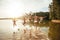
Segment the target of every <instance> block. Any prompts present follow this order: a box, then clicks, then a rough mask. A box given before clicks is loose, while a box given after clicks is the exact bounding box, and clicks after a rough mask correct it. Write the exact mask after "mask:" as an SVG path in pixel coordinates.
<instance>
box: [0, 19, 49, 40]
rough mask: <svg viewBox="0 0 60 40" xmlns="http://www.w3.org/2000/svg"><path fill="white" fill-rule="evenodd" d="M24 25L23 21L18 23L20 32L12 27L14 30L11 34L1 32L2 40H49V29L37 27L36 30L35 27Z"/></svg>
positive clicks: (0, 37) (0, 38)
mask: <svg viewBox="0 0 60 40" xmlns="http://www.w3.org/2000/svg"><path fill="white" fill-rule="evenodd" d="M22 23H23V21H20V20H19V21H17V25H18V27H19V31H16V30H18V29H16V28H15V29H14V30H13V27H11V29H12V30H10V31H9V32H5V31H4V32H2V31H1V32H0V40H40V39H41V40H48V29H49V27H37V29H36V27H35V26H34V25H31V24H30V25H29V24H26V25H23V24H22ZM0 28H1V27H0ZM3 30H4V29H3ZM7 30H9V29H7ZM7 30H6V31H7ZM13 32H15V33H13Z"/></svg>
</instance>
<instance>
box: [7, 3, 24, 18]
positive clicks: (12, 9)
mask: <svg viewBox="0 0 60 40" xmlns="http://www.w3.org/2000/svg"><path fill="white" fill-rule="evenodd" d="M8 7H9V8H8V9H7V14H8V16H9V17H19V16H22V15H23V14H24V13H25V10H24V9H25V8H24V4H23V3H22V2H12V3H10V4H9V5H8Z"/></svg>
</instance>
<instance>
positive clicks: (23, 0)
mask: <svg viewBox="0 0 60 40" xmlns="http://www.w3.org/2000/svg"><path fill="white" fill-rule="evenodd" d="M51 2H52V1H51V0H0V17H10V16H11V17H13V16H21V15H22V14H23V13H25V12H29V11H32V12H37V11H48V6H49V4H50V3H51Z"/></svg>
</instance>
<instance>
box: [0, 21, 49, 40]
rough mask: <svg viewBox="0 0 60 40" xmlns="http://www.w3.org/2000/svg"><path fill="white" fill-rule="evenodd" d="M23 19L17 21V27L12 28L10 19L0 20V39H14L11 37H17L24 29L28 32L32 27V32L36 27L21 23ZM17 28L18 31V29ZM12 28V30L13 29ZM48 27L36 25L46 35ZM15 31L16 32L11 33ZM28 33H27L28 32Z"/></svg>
mask: <svg viewBox="0 0 60 40" xmlns="http://www.w3.org/2000/svg"><path fill="white" fill-rule="evenodd" d="M22 23H23V21H22V20H19V21H17V26H18V27H17V26H16V27H17V28H15V29H14V28H13V23H12V20H1V21H0V40H15V39H13V37H17V38H18V40H19V38H20V37H21V36H22V35H23V34H24V29H25V30H27V33H28V32H30V30H31V28H32V33H33V32H34V31H35V30H36V27H34V26H32V27H30V25H28V24H26V25H25V26H24V25H23V24H22ZM18 28H19V31H18ZM13 29H14V30H13ZM48 29H49V27H37V30H38V31H41V32H43V33H44V34H45V35H46V36H48ZM13 32H16V34H13ZM28 34H29V33H28Z"/></svg>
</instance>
